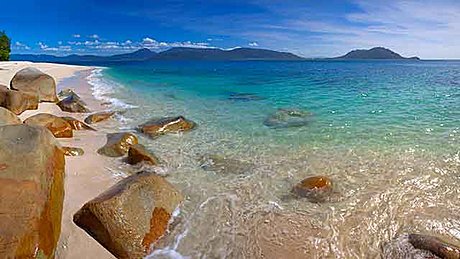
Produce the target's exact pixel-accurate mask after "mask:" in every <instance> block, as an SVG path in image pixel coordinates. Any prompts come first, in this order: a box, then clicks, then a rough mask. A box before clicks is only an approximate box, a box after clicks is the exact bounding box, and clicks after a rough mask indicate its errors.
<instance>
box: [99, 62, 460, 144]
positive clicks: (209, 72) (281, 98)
mask: <svg viewBox="0 0 460 259" xmlns="http://www.w3.org/2000/svg"><path fill="white" fill-rule="evenodd" d="M107 74H108V75H109V76H110V77H112V78H114V79H116V80H117V81H119V82H121V83H123V84H124V85H126V86H128V87H129V89H130V90H131V91H132V93H133V94H134V95H136V96H137V98H144V97H145V98H146V99H149V101H151V102H162V103H163V106H167V108H165V109H166V110H165V112H167V113H169V114H184V115H186V116H188V117H190V118H191V119H194V120H197V121H198V122H200V123H202V124H209V123H215V124H217V125H218V126H220V127H221V128H222V129H223V130H226V131H232V132H238V133H239V134H240V137H241V138H249V141H251V142H252V141H259V142H264V141H267V139H269V140H270V141H273V142H276V143H278V144H280V145H300V146H305V145H308V146H315V147H324V146H327V147H331V146H332V147H339V146H345V147H347V148H349V147H353V148H362V147H365V148H373V149H374V148H377V149H378V148H406V149H407V148H416V149H424V150H430V151H435V152H436V150H440V149H441V150H448V149H451V150H453V151H456V148H458V145H459V143H460V142H459V138H460V62H407V61H405V62H393V61H390V62H389V61H380V62H378V61H369V62H226V63H219V62H170V63H159V62H153V63H142V64H132V65H126V66H121V67H114V68H112V69H110V70H108V71H107ZM235 93H242V94H246V93H247V94H252V95H255V96H256V97H259V98H257V99H256V100H247V101H245V100H230V99H231V94H235ZM128 102H129V100H128ZM131 102H133V101H131ZM278 108H296V109H302V110H306V111H309V112H311V113H313V116H312V118H311V122H310V123H309V124H308V125H307V126H305V127H301V128H295V129H283V130H273V129H270V128H267V127H265V126H264V125H263V121H264V120H265V119H266V117H267V116H269V115H270V114H271V113H273V112H275V111H276V109H278Z"/></svg>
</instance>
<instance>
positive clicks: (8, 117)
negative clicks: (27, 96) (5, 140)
mask: <svg viewBox="0 0 460 259" xmlns="http://www.w3.org/2000/svg"><path fill="white" fill-rule="evenodd" d="M21 123H22V122H21V120H20V119H19V118H18V116H16V114H14V113H12V112H11V111H10V110H8V109H5V108H3V107H0V126H5V125H14V124H21Z"/></svg>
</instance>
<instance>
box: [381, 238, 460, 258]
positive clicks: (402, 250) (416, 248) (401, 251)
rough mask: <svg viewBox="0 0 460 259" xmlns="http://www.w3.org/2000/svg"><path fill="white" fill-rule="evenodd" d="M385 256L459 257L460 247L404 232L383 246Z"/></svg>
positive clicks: (437, 239)
mask: <svg viewBox="0 0 460 259" xmlns="http://www.w3.org/2000/svg"><path fill="white" fill-rule="evenodd" d="M383 258H384V259H394V258H420V259H422V258H427V259H428V258H430V259H435V258H443V259H459V258H460V247H458V246H455V245H453V244H449V243H447V242H444V241H443V240H441V239H439V238H437V237H433V236H428V235H420V234H404V235H401V236H399V237H397V238H395V239H393V240H392V241H391V242H389V243H387V244H385V245H384V246H383Z"/></svg>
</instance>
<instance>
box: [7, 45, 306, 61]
mask: <svg viewBox="0 0 460 259" xmlns="http://www.w3.org/2000/svg"><path fill="white" fill-rule="evenodd" d="M303 59H304V58H302V57H299V56H297V55H294V54H292V53H289V52H279V51H274V50H267V49H254V48H235V49H231V50H222V49H214V48H185V47H177V48H171V49H168V50H165V51H162V52H154V51H151V50H149V49H146V48H144V49H139V50H137V51H135V52H132V53H126V54H119V55H112V56H96V55H69V56H54V55H33V54H13V55H11V60H13V61H35V62H54V63H85V62H130V61H149V60H215V61H220V60H222V61H232V60H234V61H240V60H280V61H290V60H303Z"/></svg>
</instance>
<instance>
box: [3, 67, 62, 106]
mask: <svg viewBox="0 0 460 259" xmlns="http://www.w3.org/2000/svg"><path fill="white" fill-rule="evenodd" d="M10 87H11V89H12V90H17V91H20V92H25V93H29V94H31V95H38V99H39V101H40V102H57V101H58V99H57V96H56V82H55V81H54V78H53V77H51V76H50V75H48V74H45V73H43V72H42V71H40V70H38V69H36V68H33V67H28V68H24V69H22V70H20V71H18V72H17V73H16V75H14V77H13V79H12V80H11V83H10Z"/></svg>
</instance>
